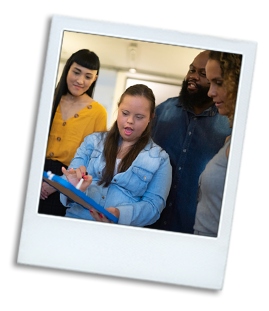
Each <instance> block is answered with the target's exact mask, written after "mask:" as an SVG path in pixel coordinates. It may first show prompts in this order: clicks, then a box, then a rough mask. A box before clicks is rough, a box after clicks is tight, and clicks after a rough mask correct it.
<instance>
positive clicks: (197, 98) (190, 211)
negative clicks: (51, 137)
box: [148, 51, 231, 233]
mask: <svg viewBox="0 0 269 311" xmlns="http://www.w3.org/2000/svg"><path fill="white" fill-rule="evenodd" d="M208 55H209V51H203V52H201V53H200V54H198V55H197V56H196V57H195V59H194V60H193V62H192V64H191V65H190V67H189V71H188V73H187V75H186V77H185V80H184V81H183V84H182V89H181V91H180V94H179V97H173V98H169V99H168V100H166V101H165V102H163V103H162V104H160V105H159V106H158V107H157V108H156V113H155V122H154V127H153V132H152V138H153V140H154V141H155V142H156V143H157V144H158V145H160V146H161V147H162V148H163V149H164V150H165V151H166V152H167V153H168V154H169V157H170V162H171V165H172V168H173V180H172V185H171V190H170V193H169V196H168V198H167V201H166V207H165V209H164V210H163V212H162V214H161V216H160V219H159V220H158V221H157V222H156V223H154V224H153V225H151V226H148V228H154V229H161V230H169V231H175V232H183V233H193V225H194V220H195V213H196V204H197V191H198V179H199V176H200V174H201V173H202V171H203V170H204V169H205V166H206V164H207V163H208V162H209V160H210V159H212V158H213V156H214V155H215V154H216V153H217V152H218V151H219V150H220V148H221V147H222V146H223V145H224V142H225V139H226V137H227V136H229V135H230V134H231V129H230V128H229V123H228V118H226V117H223V116H221V115H219V113H218V110H217V108H216V106H215V105H214V103H213V101H212V99H211V98H209V97H208V96H207V93H208V90H209V83H208V80H207V78H206V73H205V66H206V63H207V60H208Z"/></svg>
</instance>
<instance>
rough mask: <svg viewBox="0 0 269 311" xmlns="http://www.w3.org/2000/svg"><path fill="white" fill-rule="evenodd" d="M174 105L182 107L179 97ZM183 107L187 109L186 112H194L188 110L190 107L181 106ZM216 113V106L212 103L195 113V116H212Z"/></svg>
mask: <svg viewBox="0 0 269 311" xmlns="http://www.w3.org/2000/svg"><path fill="white" fill-rule="evenodd" d="M178 98H179V97H178ZM176 106H177V107H182V108H183V106H182V103H181V100H180V99H179V100H178V102H177V104H176ZM183 109H184V110H186V111H188V112H190V113H192V114H194V112H193V111H192V110H190V109H185V108H183ZM217 113H218V109H217V107H216V106H215V105H214V104H212V106H211V107H209V108H207V109H206V110H204V111H203V112H202V113H200V114H199V115H197V116H205V117H213V116H214V115H216V114H217Z"/></svg>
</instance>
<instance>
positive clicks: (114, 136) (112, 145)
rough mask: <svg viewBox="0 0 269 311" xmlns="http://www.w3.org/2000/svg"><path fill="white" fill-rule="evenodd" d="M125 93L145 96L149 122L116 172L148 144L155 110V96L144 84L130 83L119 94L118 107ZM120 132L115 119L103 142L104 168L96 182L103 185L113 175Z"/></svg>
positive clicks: (127, 166) (132, 159) (127, 164)
mask: <svg viewBox="0 0 269 311" xmlns="http://www.w3.org/2000/svg"><path fill="white" fill-rule="evenodd" d="M126 95H130V96H141V97H144V98H146V99H147V100H148V101H149V104H150V122H149V123H148V125H147V127H146V129H145V130H144V132H143V133H142V135H141V136H140V138H139V139H138V141H137V142H135V143H134V144H133V145H132V146H131V147H130V150H129V151H128V153H127V154H126V155H125V156H124V157H123V159H122V160H121V162H120V165H119V167H118V173H122V172H125V171H127V169H128V168H129V167H130V166H131V165H132V163H133V161H134V160H135V159H136V157H137V156H138V154H139V153H140V151H141V150H143V149H144V148H145V147H146V145H147V144H148V142H149V140H150V137H151V123H152V119H153V117H154V112H155V96H154V94H153V92H152V90H151V89H150V88H149V87H147V86H146V85H144V84H136V85H132V86H130V87H129V88H127V89H126V90H125V92H124V93H123V94H122V95H121V98H120V101H119V103H118V107H120V104H121V103H122V101H123V99H124V97H125V96H126ZM120 139H121V136H120V132H119V128H118V124H117V121H115V122H114V124H113V125H112V127H111V129H110V130H109V132H108V134H107V137H106V138H105V142H104V157H105V162H106V167H105V169H104V174H103V177H102V179H101V180H100V181H99V182H98V184H99V185H102V184H104V185H103V186H104V187H108V186H109V185H110V183H111V180H112V178H113V176H114V170H115V163H116V158H117V154H118V148H119V144H120Z"/></svg>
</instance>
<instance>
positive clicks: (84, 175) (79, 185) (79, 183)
mask: <svg viewBox="0 0 269 311" xmlns="http://www.w3.org/2000/svg"><path fill="white" fill-rule="evenodd" d="M86 175H88V172H86V174H84V173H82V178H81V179H80V181H79V182H78V184H77V185H76V189H79V188H80V187H81V185H82V183H83V180H84V179H87V178H88V177H86Z"/></svg>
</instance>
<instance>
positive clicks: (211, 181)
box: [193, 137, 231, 237]
mask: <svg viewBox="0 0 269 311" xmlns="http://www.w3.org/2000/svg"><path fill="white" fill-rule="evenodd" d="M230 141H231V138H230V137H229V138H228V139H227V141H226V143H225V144H224V146H223V147H222V148H221V149H220V151H219V152H218V153H217V154H216V155H215V156H214V157H213V159H212V160H210V161H209V162H208V164H207V165H206V168H205V170H204V171H203V173H202V174H201V175H200V178H199V190H198V197H197V211H196V216H195V224H194V227H193V228H194V234H200V235H206V236H212V237H216V236H217V234H218V227H219V219H220V211H221V203H222V197H223V190H224V183H225V177H226V169H227V162H228V160H227V156H226V151H227V148H228V146H229V145H230Z"/></svg>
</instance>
